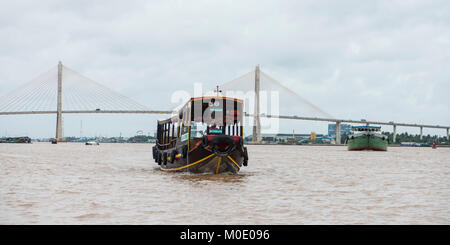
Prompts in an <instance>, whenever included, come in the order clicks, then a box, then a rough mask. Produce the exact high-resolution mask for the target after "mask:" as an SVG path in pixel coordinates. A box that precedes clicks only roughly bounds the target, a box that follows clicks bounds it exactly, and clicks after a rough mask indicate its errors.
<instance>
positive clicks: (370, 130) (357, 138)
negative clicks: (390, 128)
mask: <svg viewBox="0 0 450 245" xmlns="http://www.w3.org/2000/svg"><path fill="white" fill-rule="evenodd" d="M380 130H381V127H379V126H378V127H376V126H353V127H352V131H353V132H354V133H353V134H351V135H349V136H348V138H347V144H348V150H349V151H361V150H374V151H386V150H387V143H388V139H387V136H385V135H383V134H381V133H379V131H380Z"/></svg>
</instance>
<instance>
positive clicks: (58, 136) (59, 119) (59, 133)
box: [55, 61, 64, 141]
mask: <svg viewBox="0 0 450 245" xmlns="http://www.w3.org/2000/svg"><path fill="white" fill-rule="evenodd" d="M62 68H63V67H62V63H61V61H60V62H59V63H58V102H57V111H56V137H55V138H56V140H57V141H63V140H64V139H63V135H62V132H63V131H62V75H63V74H62Z"/></svg>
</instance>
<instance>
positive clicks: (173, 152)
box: [170, 150, 177, 163]
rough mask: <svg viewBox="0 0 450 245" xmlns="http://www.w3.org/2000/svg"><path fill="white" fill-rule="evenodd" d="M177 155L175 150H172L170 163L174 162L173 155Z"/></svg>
mask: <svg viewBox="0 0 450 245" xmlns="http://www.w3.org/2000/svg"><path fill="white" fill-rule="evenodd" d="M176 155H177V150H173V151H172V152H171V153H170V163H174V162H175V156H176Z"/></svg>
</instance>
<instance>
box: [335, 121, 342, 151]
mask: <svg viewBox="0 0 450 245" xmlns="http://www.w3.org/2000/svg"><path fill="white" fill-rule="evenodd" d="M340 144H341V122H336V145H340Z"/></svg>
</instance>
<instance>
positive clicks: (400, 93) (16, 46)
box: [0, 0, 450, 137]
mask: <svg viewBox="0 0 450 245" xmlns="http://www.w3.org/2000/svg"><path fill="white" fill-rule="evenodd" d="M448 13H450V2H449V1H446V0H443V1H430V0H423V1H408V0H401V1H392V0H389V1H358V0H354V1H344V0H339V1H317V0H315V1H299V0H294V1H262V0H258V1H226V0H221V1H170V0H164V1H130V0H128V1H62V0H55V1H48V0H40V1H4V2H3V3H2V6H1V8H0V96H2V95H4V94H6V93H8V92H9V91H11V90H13V89H15V88H17V87H19V86H20V85H22V84H24V83H26V82H28V81H30V80H32V79H33V78H35V77H36V76H38V75H39V74H41V73H43V72H45V71H48V70H49V69H51V68H53V67H54V66H56V64H57V62H58V60H61V61H62V62H63V63H64V64H65V65H66V66H67V67H69V68H71V69H73V70H76V71H78V72H80V73H81V74H83V75H85V76H87V77H89V78H91V79H93V80H95V81H97V82H99V83H101V84H103V85H105V86H107V87H109V88H111V89H113V90H116V91H120V92H121V93H122V94H124V95H126V96H128V97H130V98H133V99H134V100H136V101H137V102H139V103H141V104H144V105H146V106H149V107H151V108H152V109H160V110H164V109H170V108H172V107H173V106H174V105H172V104H170V96H171V93H172V92H173V91H175V90H178V89H187V90H192V84H193V83H195V82H202V83H203V84H204V85H205V86H206V87H209V88H214V86H215V85H216V84H218V83H223V82H226V81H229V80H231V79H233V78H235V77H238V76H240V75H242V74H244V73H246V72H248V71H250V70H252V69H254V67H255V65H257V64H260V65H261V69H262V70H263V71H264V72H265V73H267V74H269V75H270V76H271V77H273V78H276V79H277V80H278V81H279V82H281V83H282V84H284V85H286V86H287V87H289V88H291V89H292V90H294V91H296V92H297V93H298V94H300V95H302V96H303V97H304V98H306V99H308V100H309V101H311V102H313V103H314V104H316V105H317V106H319V107H320V108H322V109H323V110H325V111H326V112H328V113H329V114H331V115H333V116H334V117H335V118H348V119H361V118H366V119H368V120H380V121H391V120H393V121H398V122H412V123H426V124H440V125H450V96H449V91H450V15H449V14H448ZM296 114H299V113H296ZM157 118H158V117H157V116H148V115H141V116H128V117H125V116H114V115H107V116H100V115H89V116H74V115H72V116H65V122H64V124H65V133H64V134H65V135H66V136H70V135H74V136H79V135H80V134H84V135H99V134H101V135H108V136H112V135H118V134H119V133H122V134H124V135H133V134H134V133H135V132H136V131H137V130H143V131H145V132H153V130H154V126H155V120H156V119H157ZM111 119H114V120H111ZM81 121H83V123H82V122H81ZM114 122H116V123H114ZM54 124H55V119H54V116H48V115H46V116H0V136H1V135H5V134H8V135H19V134H28V135H31V136H34V137H52V136H53V135H54V131H55V129H54ZM81 124H83V127H81ZM105 125H106V126H105ZM291 126H292V127H291ZM291 126H289V127H291V128H289V129H287V128H286V129H282V130H281V131H283V132H292V128H296V129H295V130H296V132H304V133H309V132H310V131H317V132H319V133H326V123H325V124H324V123H312V122H311V123H310V122H296V123H295V124H292V125H291ZM387 130H388V129H387ZM389 130H390V129H389ZM401 130H408V132H410V133H418V129H401ZM80 131H83V132H80ZM425 133H426V134H428V133H439V134H442V135H443V134H445V131H443V130H440V131H439V130H437V131H436V130H425Z"/></svg>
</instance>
